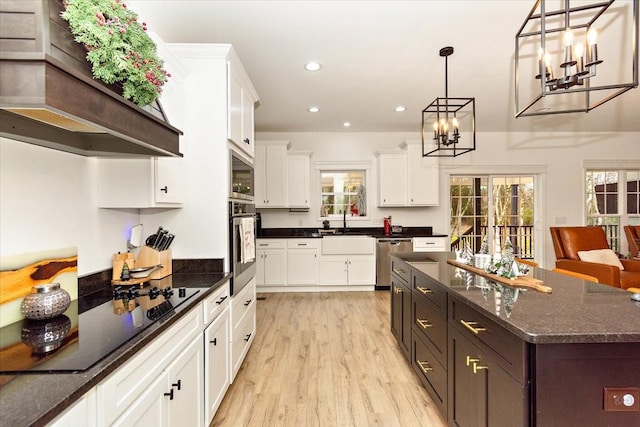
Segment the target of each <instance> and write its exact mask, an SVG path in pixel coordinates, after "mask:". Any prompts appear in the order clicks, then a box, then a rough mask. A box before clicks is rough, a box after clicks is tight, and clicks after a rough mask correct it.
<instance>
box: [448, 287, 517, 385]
mask: <svg viewBox="0 0 640 427" xmlns="http://www.w3.org/2000/svg"><path fill="white" fill-rule="evenodd" d="M449 322H451V323H452V324H453V325H454V326H455V327H456V328H457V329H458V330H460V331H461V332H462V333H463V335H464V336H466V337H467V338H470V339H471V341H472V342H474V343H475V344H476V345H478V343H479V342H480V343H483V344H485V345H486V346H487V347H488V351H489V352H490V353H492V354H494V355H495V356H496V357H495V359H496V362H497V363H498V364H500V365H501V366H502V367H503V368H504V369H505V370H506V371H508V372H509V373H510V374H511V375H513V376H514V377H515V378H516V379H517V380H518V381H520V382H521V383H524V382H525V381H526V380H527V375H526V370H525V366H526V363H525V362H526V357H527V352H526V343H525V342H524V341H523V340H521V339H520V338H518V337H517V336H515V335H514V334H512V333H511V332H509V331H507V330H506V329H505V328H503V327H502V326H500V325H498V324H497V323H495V322H494V321H492V320H490V319H489V318H488V317H486V316H484V315H482V314H480V313H478V312H477V311H476V310H474V309H473V308H471V307H470V306H468V305H467V304H465V303H463V302H462V301H461V300H459V299H457V298H455V297H450V298H449Z"/></svg>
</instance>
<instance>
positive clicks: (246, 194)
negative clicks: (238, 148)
mask: <svg viewBox="0 0 640 427" xmlns="http://www.w3.org/2000/svg"><path fill="white" fill-rule="evenodd" d="M229 151H230V153H231V154H230V156H231V159H230V161H229V164H230V165H231V168H230V170H231V171H230V177H229V182H230V186H231V188H230V189H229V197H230V198H231V199H240V200H249V201H253V199H254V197H255V185H254V184H255V181H254V170H253V165H252V164H250V163H249V162H248V161H247V160H245V159H243V158H242V157H241V156H240V154H238V153H236V152H235V151H233V150H229Z"/></svg>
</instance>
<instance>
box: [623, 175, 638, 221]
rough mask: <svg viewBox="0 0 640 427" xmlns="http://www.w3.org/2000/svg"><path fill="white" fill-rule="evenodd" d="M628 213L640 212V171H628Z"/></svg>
mask: <svg viewBox="0 0 640 427" xmlns="http://www.w3.org/2000/svg"><path fill="white" fill-rule="evenodd" d="M626 176H627V179H626V183H627V188H626V193H627V213H628V214H636V215H637V214H640V171H627V174H626Z"/></svg>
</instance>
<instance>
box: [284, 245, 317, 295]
mask: <svg viewBox="0 0 640 427" xmlns="http://www.w3.org/2000/svg"><path fill="white" fill-rule="evenodd" d="M319 269H320V262H319V260H318V250H317V249H288V250H287V285H293V286H296V285H317V284H318V281H319V277H318V276H319Z"/></svg>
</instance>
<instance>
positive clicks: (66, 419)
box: [48, 388, 97, 427]
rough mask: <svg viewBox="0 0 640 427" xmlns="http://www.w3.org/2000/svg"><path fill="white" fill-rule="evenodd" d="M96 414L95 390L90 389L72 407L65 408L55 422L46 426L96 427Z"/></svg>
mask: <svg viewBox="0 0 640 427" xmlns="http://www.w3.org/2000/svg"><path fill="white" fill-rule="evenodd" d="M96 421H97V414H96V390H95V388H93V389H91V390H90V391H89V392H88V393H87V394H85V395H84V396H82V397H81V398H80V399H78V400H77V401H76V402H75V403H74V404H73V406H71V407H70V408H67V409H66V410H65V411H64V412H63V413H62V414H60V415H58V417H56V419H55V420H53V421H52V422H51V424H48V426H49V427H77V426H83V427H94V426H95V425H97V423H96Z"/></svg>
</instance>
